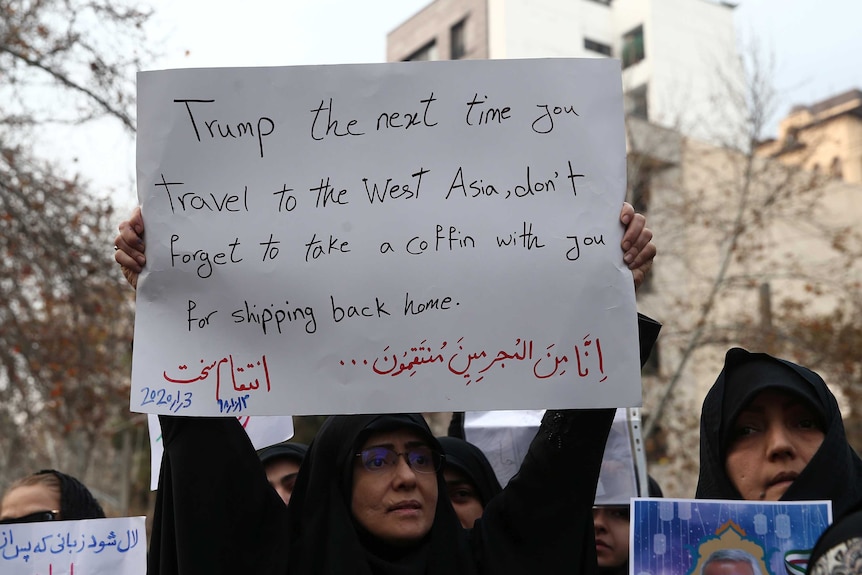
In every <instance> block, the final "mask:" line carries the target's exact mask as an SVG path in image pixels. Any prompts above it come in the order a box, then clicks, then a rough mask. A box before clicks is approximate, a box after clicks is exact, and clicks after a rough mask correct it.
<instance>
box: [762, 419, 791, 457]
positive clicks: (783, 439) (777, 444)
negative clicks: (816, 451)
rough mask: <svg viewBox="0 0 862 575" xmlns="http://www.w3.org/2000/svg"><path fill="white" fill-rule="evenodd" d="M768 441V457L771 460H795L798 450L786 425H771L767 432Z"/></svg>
mask: <svg viewBox="0 0 862 575" xmlns="http://www.w3.org/2000/svg"><path fill="white" fill-rule="evenodd" d="M766 440H767V450H768V451H767V457H768V458H769V459H771V460H774V459H778V458H783V457H787V458H793V457H794V456H795V455H796V448H795V447H794V445H793V440H792V439H791V437H790V433H789V431H788V430H787V428H785V427H784V425H780V424H776V425H770V426H769V428H768V429H767V432H766Z"/></svg>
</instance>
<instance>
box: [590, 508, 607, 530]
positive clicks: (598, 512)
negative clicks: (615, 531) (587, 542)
mask: <svg viewBox="0 0 862 575" xmlns="http://www.w3.org/2000/svg"><path fill="white" fill-rule="evenodd" d="M593 529H595V531H596V533H604V532H606V531H607V525H606V523H605V512H604V511H603V510H602V509H595V510H593Z"/></svg>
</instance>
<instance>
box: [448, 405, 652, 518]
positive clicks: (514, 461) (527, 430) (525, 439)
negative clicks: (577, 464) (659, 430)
mask: <svg viewBox="0 0 862 575" xmlns="http://www.w3.org/2000/svg"><path fill="white" fill-rule="evenodd" d="M544 414H545V412H544V411H541V410H531V411H472V412H467V413H466V414H465V415H464V435H465V438H466V439H467V441H469V442H470V443H472V444H473V445H475V446H477V447H478V448H479V449H481V450H482V452H483V453H485V456H486V457H487V458H488V461H489V462H490V463H491V467H492V468H493V469H494V473H495V474H496V476H497V479H498V480H499V481H500V484H501V485H506V484H507V483H508V482H509V480H510V479H511V478H512V477H513V476H514V475H515V474H516V473H517V472H518V469H519V468H520V467H521V462H522V461H523V460H524V456H526V454H527V450H528V449H529V447H530V443H531V442H532V441H533V438H534V437H535V436H536V431H537V430H538V429H539V425H540V424H541V422H542V416H543V415H544ZM644 463H645V462H644ZM637 473H638V463H637V459H636V458H635V455H634V452H633V451H632V434H631V430H630V423H629V419H628V416H627V415H626V410H625V409H617V411H616V413H615V414H614V422H613V425H612V426H611V431H610V434H609V435H608V441H607V443H606V444H605V453H604V456H603V458H602V470H601V473H600V474H599V483H598V486H597V487H596V500H595V503H596V505H628V504H629V501H630V499H631V498H632V497H637V496H638V495H639V493H638V480H637ZM644 493H646V489H644Z"/></svg>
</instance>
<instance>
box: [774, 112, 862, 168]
mask: <svg viewBox="0 0 862 575" xmlns="http://www.w3.org/2000/svg"><path fill="white" fill-rule="evenodd" d="M758 154H760V155H763V156H773V157H776V158H778V159H780V160H781V161H782V162H784V163H786V164H788V165H795V166H802V167H804V168H805V169H806V170H811V171H818V172H819V173H821V174H825V175H831V170H832V166H833V162H835V160H836V159H837V160H838V161H839V162H840V166H841V179H843V180H844V181H845V182H851V183H856V184H862V98H855V99H851V100H848V101H846V102H843V103H841V104H839V105H836V106H835V107H833V108H829V109H826V110H823V111H821V112H819V113H816V114H812V113H811V111H810V109H809V108H801V109H798V110H796V111H794V112H791V113H790V114H789V115H788V116H787V117H786V118H785V119H784V120H782V121H781V124H780V126H779V133H778V138H777V139H776V140H773V141H770V142H768V143H765V144H763V145H761V146H760V147H759V148H758Z"/></svg>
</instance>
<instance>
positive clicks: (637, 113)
mask: <svg viewBox="0 0 862 575" xmlns="http://www.w3.org/2000/svg"><path fill="white" fill-rule="evenodd" d="M625 107H626V114H628V115H629V116H632V117H634V118H640V119H642V120H649V101H648V100H647V85H646V84H644V85H642V86H639V87H637V88H635V89H633V90H629V91H628V92H626V95H625Z"/></svg>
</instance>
